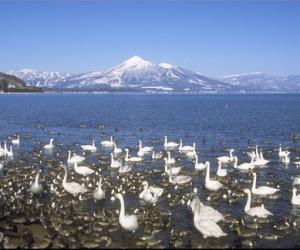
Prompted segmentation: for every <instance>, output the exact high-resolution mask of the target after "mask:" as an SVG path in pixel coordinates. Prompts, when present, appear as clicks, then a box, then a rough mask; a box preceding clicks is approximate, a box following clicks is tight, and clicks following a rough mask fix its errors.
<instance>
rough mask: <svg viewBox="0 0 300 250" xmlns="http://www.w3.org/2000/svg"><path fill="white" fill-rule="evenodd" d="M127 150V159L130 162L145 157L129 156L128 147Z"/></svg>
mask: <svg viewBox="0 0 300 250" xmlns="http://www.w3.org/2000/svg"><path fill="white" fill-rule="evenodd" d="M125 151H126V156H125V161H129V162H141V161H143V159H142V158H141V157H137V156H133V157H129V149H128V148H125Z"/></svg>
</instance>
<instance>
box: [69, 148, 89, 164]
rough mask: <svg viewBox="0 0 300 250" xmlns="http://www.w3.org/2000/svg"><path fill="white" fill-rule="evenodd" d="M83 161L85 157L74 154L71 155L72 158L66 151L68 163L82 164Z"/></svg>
mask: <svg viewBox="0 0 300 250" xmlns="http://www.w3.org/2000/svg"><path fill="white" fill-rule="evenodd" d="M84 160H85V157H83V156H80V155H76V154H75V153H73V156H72V157H71V151H70V150H68V163H75V162H77V163H80V162H83V161H84Z"/></svg>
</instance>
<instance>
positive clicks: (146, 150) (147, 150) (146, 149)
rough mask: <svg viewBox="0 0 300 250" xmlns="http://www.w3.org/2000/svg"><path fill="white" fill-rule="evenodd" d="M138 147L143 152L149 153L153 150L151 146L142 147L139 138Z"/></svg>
mask: <svg viewBox="0 0 300 250" xmlns="http://www.w3.org/2000/svg"><path fill="white" fill-rule="evenodd" d="M139 149H140V150H141V151H142V152H144V153H151V152H152V150H153V147H143V144H142V141H141V140H139Z"/></svg>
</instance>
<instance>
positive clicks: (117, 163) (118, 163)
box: [110, 153, 122, 168]
mask: <svg viewBox="0 0 300 250" xmlns="http://www.w3.org/2000/svg"><path fill="white" fill-rule="evenodd" d="M110 158H111V163H110V167H111V168H119V167H120V166H121V165H122V162H121V161H118V160H115V159H114V154H113V153H110Z"/></svg>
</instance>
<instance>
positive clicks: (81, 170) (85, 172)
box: [74, 162, 95, 176]
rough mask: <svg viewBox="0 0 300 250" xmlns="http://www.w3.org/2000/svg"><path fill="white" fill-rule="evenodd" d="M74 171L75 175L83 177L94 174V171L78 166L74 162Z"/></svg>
mask: <svg viewBox="0 0 300 250" xmlns="http://www.w3.org/2000/svg"><path fill="white" fill-rule="evenodd" d="M74 170H75V172H76V173H77V174H80V175H83V176H87V175H90V174H93V173H95V170H93V169H90V168H89V167H86V166H78V165H77V162H74Z"/></svg>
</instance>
